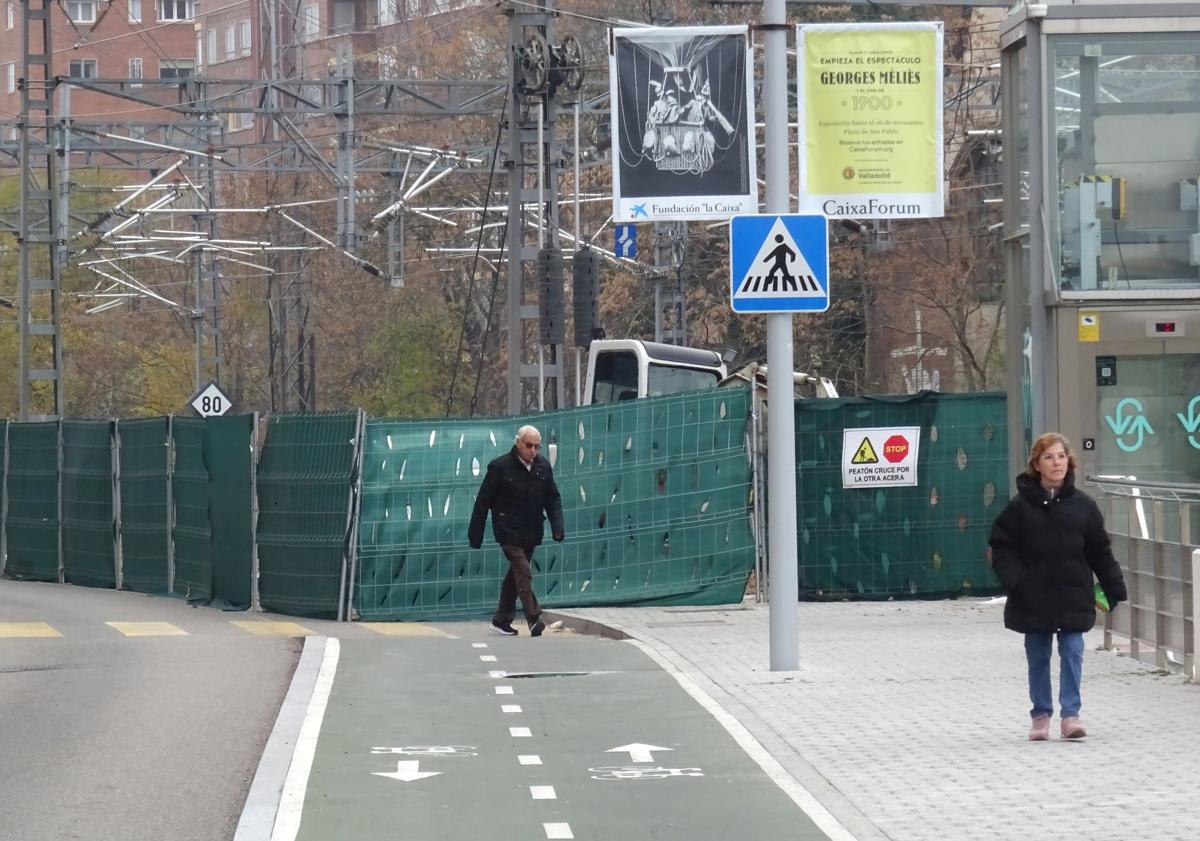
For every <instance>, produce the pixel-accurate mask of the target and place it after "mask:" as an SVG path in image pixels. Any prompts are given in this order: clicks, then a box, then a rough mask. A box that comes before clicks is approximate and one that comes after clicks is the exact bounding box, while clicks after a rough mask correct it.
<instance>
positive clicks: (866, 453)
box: [850, 438, 879, 464]
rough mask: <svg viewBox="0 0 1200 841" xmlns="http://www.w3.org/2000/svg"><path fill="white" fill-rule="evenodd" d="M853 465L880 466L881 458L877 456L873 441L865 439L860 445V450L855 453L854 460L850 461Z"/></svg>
mask: <svg viewBox="0 0 1200 841" xmlns="http://www.w3.org/2000/svg"><path fill="white" fill-rule="evenodd" d="M850 463H851V464H878V463H879V456H877V455H875V448H874V447H872V446H871V439H870V438H864V439H863V442H862V443H861V444H859V445H858V449H857V450H855V451H854V458H852V459H850Z"/></svg>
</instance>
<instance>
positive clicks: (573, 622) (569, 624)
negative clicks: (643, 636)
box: [540, 610, 633, 640]
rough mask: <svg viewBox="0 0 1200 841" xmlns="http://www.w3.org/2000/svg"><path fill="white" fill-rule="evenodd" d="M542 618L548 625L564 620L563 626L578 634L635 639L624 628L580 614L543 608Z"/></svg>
mask: <svg viewBox="0 0 1200 841" xmlns="http://www.w3.org/2000/svg"><path fill="white" fill-rule="evenodd" d="M540 619H541V620H542V621H543V622H545V623H546V624H547V625H552V624H553V623H555V622H562V627H564V628H566V629H567V630H568V631H574V632H575V633H577V634H586V635H587V636H589V637H604V638H605V639H610V640H628V639H633V637H632V636H630V635H629V634H627V633H626V632H625V631H624V630H622V629H620V628H617V627H614V626H612V625H605V624H603V623H601V622H597V621H595V620H594V619H583V618H582V617H579V616H572V615H571V614H569V613H558V612H557V611H553V610H543V611H542V613H541V616H540Z"/></svg>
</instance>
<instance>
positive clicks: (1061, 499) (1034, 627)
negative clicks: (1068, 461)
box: [988, 471, 1129, 634]
mask: <svg viewBox="0 0 1200 841" xmlns="http://www.w3.org/2000/svg"><path fill="white" fill-rule="evenodd" d="M988 545H989V546H991V549H992V568H993V569H994V570H995V571H996V576H997V577H998V578H999V579H1000V583H1001V584H1002V585H1003V586H1004V589H1005V591H1006V592H1007V593H1008V602H1007V603H1006V604H1005V606H1004V627H1006V628H1009V629H1010V630H1013V631H1017V632H1019V633H1024V634H1028V633H1054V632H1057V631H1088V630H1091V628H1092V626H1093V625H1095V624H1096V607H1095V598H1094V593H1093V589H1094V585H1093V578H1092V573H1093V572H1094V573H1095V574H1096V578H1098V579H1100V586H1101V587H1103V588H1104V594H1105V595H1106V596H1108V601H1109V603H1110V604H1111V605H1112V606H1114V607H1115V606H1116V603H1117V602H1119V601H1125V600H1127V599H1128V598H1129V596H1128V594H1127V593H1126V591H1125V580H1124V579H1123V578H1122V577H1121V568H1120V566H1119V565H1118V564H1117V561H1116V559H1115V558H1113V554H1112V546H1111V543H1110V541H1109V538H1108V532H1107V531H1105V528H1104V517H1103V515H1102V514H1101V513H1100V508H1099V506H1097V505H1096V502H1095V500H1093V499H1092V498H1091V497H1090V496H1088V495H1087V494H1085V493H1084V492H1083V491H1081V490H1078V489H1077V488H1076V487H1075V473H1074V471H1068V472H1067V476H1066V479H1065V481H1064V482H1063V486H1062V488H1060V489H1059V490H1058V491H1057V492H1056V493H1055V494H1054V495H1053V496H1051V495H1050V494H1049V493H1047V491H1046V490H1045V488H1043V487H1042V485H1041V482H1040V481H1039V479H1038V477H1036V476H1029V475H1026V474H1021V475H1020V476H1018V477H1017V495H1016V496H1014V497H1013V498H1012V499H1011V500H1010V501H1009V503H1008V505H1007V506H1006V507H1005V509H1004V510H1003V511H1001V512H1000V516H999V517H997V518H996V522H995V523H993V524H992V534H991V537H990V538H988Z"/></svg>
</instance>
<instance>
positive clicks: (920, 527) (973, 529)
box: [772, 392, 1008, 599]
mask: <svg viewBox="0 0 1200 841" xmlns="http://www.w3.org/2000/svg"><path fill="white" fill-rule="evenodd" d="M1005 412H1006V396H1005V395H1003V394H966V395H950V394H934V393H929V392H922V393H920V394H917V395H913V396H911V397H889V398H871V397H859V398H843V399H838V400H802V401H797V403H796V460H797V468H798V478H797V494H796V496H797V504H798V507H799V512H798V513H799V516H798V521H799V530H800V534H799V538H798V547H799V552H800V559H799V574H800V595H801V598H815V599H825V598H837V599H841V598H856V597H860V598H887V597H891V596H947V595H956V594H968V593H970V594H981V593H987V592H996V591H998V589H999V583H998V582H997V581H996V579H995V577H994V575H993V574H992V572H991V568H990V566H989V565H988V563H987V558H986V552H987V538H988V532H989V530H990V528H991V524H992V521H993V520H994V519H995V517H996V515H997V514H999V513H1000V511H1001V510H1002V509H1003V507H1004V505H1005V504H1006V503H1007V501H1008V500H1007V496H1008V475H1007V474H1008V450H1007V444H1006V442H1007V438H1006V434H1007V433H1006V429H1007V423H1006V414H1005ZM902 426H919V427H920V429H921V439H920V445H919V449H918V463H917V475H918V483H917V485H916V486H912V487H879V488H843V487H842V474H841V471H842V465H841V457H842V438H843V430H845V429H847V428H870V427H902ZM772 468H775V465H772Z"/></svg>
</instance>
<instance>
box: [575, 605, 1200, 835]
mask: <svg viewBox="0 0 1200 841" xmlns="http://www.w3.org/2000/svg"><path fill="white" fill-rule="evenodd" d="M1002 611H1003V606H1002V605H1001V604H999V603H993V602H992V601H991V600H982V599H960V600H953V601H930V602H915V601H913V602H910V601H904V602H840V603H809V602H804V603H801V604H800V606H799V613H798V622H797V624H798V632H799V645H800V649H799V650H800V668H799V669H798V670H796V671H793V672H771V671H770V669H769V656H770V645H769V640H770V637H769V634H770V628H769V609H768V607H767V606H766V605H755V604H753V603H752V602H750V601H747V602H746V603H744V604H742V605H730V606H722V607H712V608H649V607H637V608H592V609H572V610H570V611H569V612H568V613H569V615H570V616H572V617H576V618H578V619H583V620H588V621H592V622H596V623H599V624H601V625H607V626H609V627H611V628H614V629H617V630H621V631H624V632H625V633H627V634H629V635H630V636H632V637H634V638H635V639H638V640H640V641H642V642H644V643H646V644H648V645H650V646H652V647H653V648H654V649H655V650H657V651H658V652H659V653H660V654H662V655H663V656H664V657H665V658H667V659H668V660H670V661H671V662H672V663H673V664H674V665H675V666H677V667H678V668H679V669H680V670H681V671H682V672H683V673H684V674H686V675H687V676H688V677H689V678H691V679H692V680H694V681H695V682H696V683H697V684H698V685H700V686H701V687H702V688H703V689H705V691H707V692H709V694H710V695H712V696H713V697H714V699H715V700H717V701H718V702H719V703H721V704H722V706H724V707H725V708H726V709H727V710H729V711H730V712H731V713H733V714H734V715H735V716H737V717H738V719H739V720H741V722H742V723H743V724H744V725H745V726H746V727H747V729H749V730H750V732H751V733H753V734H754V736H755V737H756V738H757V739H758V740H759V741H760V742H761V743H762V744H763V745H764V747H766V748H767V750H768V751H769V752H770V753H771V754H772V755H773V756H774V757H775V758H776V759H777V760H778V761H779V762H780V764H782V765H783V766H784V767H785V768H786V769H787V770H788V771H789V772H790V773H791V774H792V775H793V776H794V777H795V778H796V779H797V780H798V781H799V782H800V783H801V784H802V785H804V786H805V787H806V788H807V789H808V790H809V791H810V792H811V793H812V794H813V795H814V796H815V797H816V798H817V799H818V800H819V801H821V803H822V804H823V805H825V807H826V808H828V809H829V810H830V812H832V813H833V814H834V815H835V816H836V817H838V818H839V820H841V821H842V823H843V824H844V825H845V826H846V827H847V828H848V829H849V830H850V831H851V832H852V833H853V834H855V836H856V837H857V838H859V839H860V841H882V839H887V840H888V841H931V839H941V838H945V839H956V841H961V840H962V839H967V838H971V839H995V841H1030V839H1039V841H1040V839H1049V838H1072V839H1075V838H1090V837H1105V838H1130V839H1132V838H1138V839H1146V841H1174V839H1180V841H1183V839H1185V838H1187V839H1191V838H1192V837H1193V835H1194V831H1192V830H1191V829H1189V827H1190V823H1191V816H1192V814H1193V811H1194V810H1193V806H1192V804H1193V795H1194V792H1196V791H1200V751H1196V750H1195V734H1197V733H1200V686H1195V685H1191V684H1188V683H1185V682H1184V680H1183V678H1182V677H1181V676H1180V675H1177V674H1167V673H1163V672H1160V671H1158V670H1156V669H1154V668H1153V667H1150V666H1146V665H1144V664H1142V663H1139V662H1137V661H1134V660H1131V659H1129V658H1128V657H1125V656H1119V655H1118V654H1116V653H1114V652H1112V651H1105V650H1103V649H1102V642H1103V635H1102V633H1101V632H1100V631H1098V630H1097V631H1093V632H1092V633H1090V634H1089V635H1088V636H1087V638H1086V643H1087V651H1086V654H1085V657H1084V679H1083V701H1084V706H1083V710H1082V712H1081V716H1082V718H1083V721H1084V723H1085V724H1086V725H1087V727H1088V732H1089V736H1088V738H1087V739H1086V740H1083V741H1081V742H1065V741H1063V740H1060V739H1058V737H1057V732H1058V721H1057V720H1055V721H1054V722H1053V723H1052V739H1051V741H1049V742H1043V743H1031V742H1029V741H1027V739H1026V734H1027V731H1028V726H1029V714H1028V707H1029V700H1028V696H1027V691H1026V678H1025V659H1024V652H1023V649H1022V646H1021V638H1020V636H1019V635H1017V634H1014V633H1012V632H1010V631H1007V630H1005V628H1004V626H1003V619H1002ZM1055 668H1056V669H1057V667H1055ZM1055 684H1056V685H1057V674H1056V675H1055ZM1056 691H1057V690H1056ZM1056 719H1057V717H1056Z"/></svg>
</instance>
